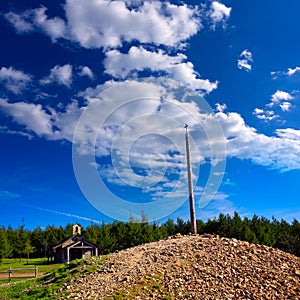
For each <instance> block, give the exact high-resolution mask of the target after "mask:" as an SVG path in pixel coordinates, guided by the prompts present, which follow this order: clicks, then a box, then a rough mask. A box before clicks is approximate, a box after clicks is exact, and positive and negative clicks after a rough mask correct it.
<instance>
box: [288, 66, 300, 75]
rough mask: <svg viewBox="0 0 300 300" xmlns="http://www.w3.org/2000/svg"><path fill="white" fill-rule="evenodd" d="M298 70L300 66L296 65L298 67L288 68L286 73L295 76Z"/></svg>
mask: <svg viewBox="0 0 300 300" xmlns="http://www.w3.org/2000/svg"><path fill="white" fill-rule="evenodd" d="M297 72H300V67H296V68H294V69H293V68H288V71H287V72H286V74H287V75H288V76H293V75H294V74H296V73H297Z"/></svg>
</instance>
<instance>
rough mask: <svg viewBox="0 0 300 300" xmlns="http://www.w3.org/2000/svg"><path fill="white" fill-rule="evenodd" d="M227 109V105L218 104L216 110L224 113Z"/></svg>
mask: <svg viewBox="0 0 300 300" xmlns="http://www.w3.org/2000/svg"><path fill="white" fill-rule="evenodd" d="M226 108H227V105H226V104H225V103H223V104H220V103H216V110H217V111H219V112H223V111H224V110H225V109H226Z"/></svg>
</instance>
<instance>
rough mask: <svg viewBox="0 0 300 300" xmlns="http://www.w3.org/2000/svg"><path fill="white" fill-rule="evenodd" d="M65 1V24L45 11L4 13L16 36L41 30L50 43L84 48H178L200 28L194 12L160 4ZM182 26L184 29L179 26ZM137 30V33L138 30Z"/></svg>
mask: <svg viewBox="0 0 300 300" xmlns="http://www.w3.org/2000/svg"><path fill="white" fill-rule="evenodd" d="M138 4H139V5H136V4H134V5H132V6H131V7H128V6H130V5H131V3H129V2H128V1H127V5H126V4H125V2H124V1H110V0H107V1H95V0H86V1H84V2H82V1H81V0H67V1H66V4H65V6H64V9H65V14H66V19H67V22H66V23H65V22H64V20H63V19H61V18H58V17H56V18H49V17H48V16H47V15H46V10H47V9H46V8H45V7H40V8H37V9H33V10H27V11H25V12H24V13H22V14H16V13H13V12H10V13H7V14H6V15H5V16H6V19H7V20H8V21H9V22H10V23H11V24H12V25H13V26H14V27H15V28H16V30H17V31H18V32H19V33H25V32H29V31H33V30H38V29H40V30H42V31H43V32H44V33H45V34H47V35H48V36H50V37H51V39H52V40H53V41H55V40H57V39H58V38H62V37H63V38H65V39H69V40H72V41H75V42H77V43H79V44H80V45H81V46H82V47H85V48H105V49H107V48H115V47H119V46H121V45H122V43H123V42H124V41H126V42H131V41H139V42H140V43H154V44H156V45H167V46H179V45H180V44H182V43H183V42H184V41H186V40H187V39H189V38H190V37H191V36H193V35H195V34H196V33H197V32H198V30H199V29H200V28H201V23H200V20H199V16H198V10H197V8H190V7H189V6H187V5H185V4H183V5H175V4H171V3H170V2H167V1H166V2H162V1H145V2H144V1H140V2H139V3H138ZM182 24H184V26H182ZM137 28H138V30H137Z"/></svg>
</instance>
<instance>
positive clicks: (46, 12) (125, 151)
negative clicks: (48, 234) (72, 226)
mask: <svg viewBox="0 0 300 300" xmlns="http://www.w3.org/2000/svg"><path fill="white" fill-rule="evenodd" d="M299 9H300V3H299V1H296V0H289V1H283V0H278V1H271V0H264V1H258V0H254V1H253V0H251V1H250V0H244V1H239V0H231V1H229V0H228V1H225V0H224V1H171V2H169V1H147V2H145V3H144V2H143V1H139V0H136V1H135V0H124V1H104V0H85V1H82V0H66V1H46V0H45V1H39V3H36V1H26V2H20V1H9V0H6V1H1V4H0V11H1V14H0V31H1V38H2V43H1V48H0V139H1V148H0V149H1V150H0V165H1V168H0V206H1V214H0V225H5V226H8V225H9V224H10V225H12V226H13V227H17V226H18V225H19V224H21V222H22V218H24V219H25V224H26V227H28V228H34V227H37V226H42V227H45V226H46V225H48V224H54V225H60V224H62V225H64V224H66V223H68V222H70V223H75V222H79V223H81V224H83V225H85V226H87V225H89V224H91V223H92V222H94V223H97V222H100V223H101V222H102V221H105V222H111V221H113V220H114V219H119V220H127V219H129V217H130V215H133V216H134V217H136V218H139V217H140V213H141V211H144V212H145V213H146V215H148V216H149V219H150V220H158V221H160V222H163V221H164V220H166V219H167V218H168V217H171V218H173V219H176V218H177V217H181V218H184V219H188V217H189V208H188V203H187V202H186V200H187V186H186V165H185V149H184V147H185V144H184V128H183V127H184V124H185V123H189V125H190V126H189V132H190V139H191V155H192V159H193V179H194V181H193V182H194V187H195V202H196V215H197V218H200V219H203V220H206V219H207V218H213V217H215V216H218V215H219V213H221V212H222V213H225V214H227V213H229V214H232V213H233V212H234V211H237V212H238V213H239V214H240V215H242V216H247V217H252V215H253V214H254V213H255V214H258V215H263V216H265V217H268V218H271V217H272V216H274V217H276V218H277V219H281V218H284V219H286V220H288V221H292V220H293V218H297V219H299V218H300V204H299V179H300V173H299V170H300V154H299V153H300V123H299V117H298V116H299V112H300V92H299V83H300V61H299V53H300V43H299V42H298V38H297V37H298V35H299V32H300V24H299V22H298V15H297V14H298V11H299Z"/></svg>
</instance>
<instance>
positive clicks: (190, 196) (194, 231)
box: [184, 124, 197, 234]
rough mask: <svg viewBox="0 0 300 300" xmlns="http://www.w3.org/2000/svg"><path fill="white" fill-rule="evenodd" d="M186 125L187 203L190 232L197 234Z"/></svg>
mask: <svg viewBox="0 0 300 300" xmlns="http://www.w3.org/2000/svg"><path fill="white" fill-rule="evenodd" d="M188 126H189V125H188V124H185V126H184V128H185V146H186V160H187V175H188V186H189V201H190V218H191V230H192V233H193V234H197V223H196V217H195V205H194V189H193V180H192V167H191V158H190V144H189V133H188Z"/></svg>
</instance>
